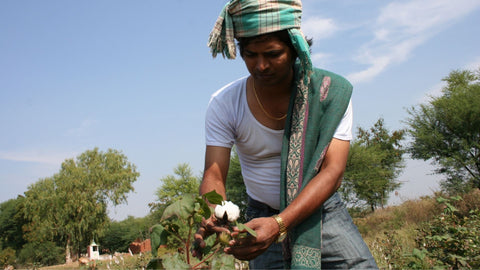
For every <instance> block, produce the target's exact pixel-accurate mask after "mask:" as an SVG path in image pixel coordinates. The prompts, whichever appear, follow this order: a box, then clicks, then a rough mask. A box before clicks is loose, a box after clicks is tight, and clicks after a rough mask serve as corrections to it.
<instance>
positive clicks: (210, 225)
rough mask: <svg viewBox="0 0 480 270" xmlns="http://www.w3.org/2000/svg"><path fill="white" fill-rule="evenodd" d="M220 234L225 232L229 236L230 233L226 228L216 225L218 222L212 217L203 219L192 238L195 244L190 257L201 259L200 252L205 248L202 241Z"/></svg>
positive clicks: (201, 253) (201, 254)
mask: <svg viewBox="0 0 480 270" xmlns="http://www.w3.org/2000/svg"><path fill="white" fill-rule="evenodd" d="M221 232H226V233H228V234H230V231H229V230H228V229H227V228H225V227H223V226H219V225H218V221H217V219H216V218H215V217H214V216H211V217H210V218H209V219H205V218H203V219H202V222H201V224H200V228H198V230H197V232H196V233H195V235H194V236H193V238H194V239H195V242H194V245H193V250H192V255H193V256H194V257H197V258H199V259H202V256H203V252H202V250H203V249H204V248H205V246H206V244H205V241H204V240H205V239H206V238H207V237H208V236H210V235H212V234H214V233H216V234H219V233H221Z"/></svg>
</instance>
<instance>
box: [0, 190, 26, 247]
mask: <svg viewBox="0 0 480 270" xmlns="http://www.w3.org/2000/svg"><path fill="white" fill-rule="evenodd" d="M22 200H23V197H21V196H19V197H18V198H17V199H10V200H8V201H5V202H3V203H1V204H0V249H5V248H7V247H8V248H12V249H14V250H15V251H17V252H18V251H20V250H21V248H22V246H23V245H24V244H25V243H26V242H25V240H24V239H23V231H22V226H23V225H24V224H25V223H26V221H25V220H24V219H23V217H22V215H17V213H18V211H19V207H20V205H21V201H22Z"/></svg>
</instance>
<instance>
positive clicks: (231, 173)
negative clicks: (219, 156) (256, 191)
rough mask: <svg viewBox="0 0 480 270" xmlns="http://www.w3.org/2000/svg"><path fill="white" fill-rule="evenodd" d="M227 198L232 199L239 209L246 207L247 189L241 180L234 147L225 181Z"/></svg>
mask: <svg viewBox="0 0 480 270" xmlns="http://www.w3.org/2000/svg"><path fill="white" fill-rule="evenodd" d="M225 188H226V192H227V200H229V201H232V202H233V203H235V204H236V205H238V207H240V209H242V210H244V209H246V207H247V191H246V188H245V183H244V182H243V176H242V169H241V166H240V160H239V158H238V154H237V152H236V151H235V149H234V150H233V151H232V155H231V158H230V166H229V168H228V174H227V183H226V187H225Z"/></svg>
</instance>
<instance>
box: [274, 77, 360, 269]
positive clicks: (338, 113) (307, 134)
mask: <svg viewBox="0 0 480 270" xmlns="http://www.w3.org/2000/svg"><path fill="white" fill-rule="evenodd" d="M299 76H300V74H298V72H297V76H296V80H297V85H299V86H297V87H296V94H292V100H291V101H290V108H289V112H288V115H289V116H288V117H287V123H286V126H285V133H284V138H283V147H282V167H281V173H282V174H281V192H280V196H281V210H283V209H285V208H286V207H287V206H288V205H289V204H290V203H291V202H292V201H293V200H294V199H295V197H296V196H297V195H298V194H299V193H300V192H301V191H302V189H303V188H304V187H305V186H306V185H307V184H308V182H309V181H310V180H311V179H312V178H313V177H314V176H315V175H317V174H318V172H319V170H320V167H321V164H322V162H323V158H324V156H325V153H326V151H327V149H328V146H329V143H330V141H331V140H332V138H333V135H334V133H335V130H336V128H337V126H338V124H339V123H340V121H341V119H342V118H343V115H344V114H345V111H346V108H347V107H348V103H349V101H350V97H351V93H352V85H351V84H350V83H349V82H348V81H347V80H346V79H344V78H342V77H341V76H339V75H336V74H334V73H331V72H328V71H325V70H320V69H314V73H313V74H312V76H311V79H310V84H309V86H308V88H307V89H306V90H304V89H303V87H302V86H301V84H302V82H301V80H300V82H299V80H298V77H299ZM321 220H322V209H321V208H320V209H318V210H317V211H316V212H315V213H314V214H313V215H311V216H310V217H309V218H307V219H306V220H304V221H303V222H302V223H301V224H299V225H297V226H296V227H295V228H292V229H291V230H290V231H289V232H288V237H289V241H287V242H288V243H289V244H288V245H289V247H288V249H287V250H288V251H289V252H290V254H287V261H290V265H288V266H287V267H288V268H292V269H321V244H322V242H321V241H322V239H321V231H322V227H321V226H322V222H321Z"/></svg>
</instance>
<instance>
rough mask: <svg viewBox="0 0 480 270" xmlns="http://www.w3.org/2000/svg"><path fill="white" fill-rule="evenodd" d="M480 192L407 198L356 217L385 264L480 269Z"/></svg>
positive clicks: (377, 258)
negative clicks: (396, 204) (410, 199)
mask: <svg viewBox="0 0 480 270" xmlns="http://www.w3.org/2000/svg"><path fill="white" fill-rule="evenodd" d="M479 194H480V191H475V192H472V193H469V194H462V197H460V196H456V197H450V198H446V197H442V196H438V195H437V196H436V198H435V199H433V198H429V197H426V198H423V199H422V200H418V201H407V202H405V203H404V204H402V205H401V206H395V207H389V208H387V209H383V210H379V211H375V212H374V213H371V214H370V215H368V216H366V217H364V218H356V219H355V223H356V224H357V226H358V227H359V230H360V232H361V233H362V235H363V237H364V239H365V241H366V242H367V244H368V246H369V248H370V250H371V252H372V254H373V256H374V258H375V260H376V261H377V264H378V266H379V267H380V269H387V268H388V269H436V268H440V269H458V268H462V269H467V268H473V269H478V268H479V264H480V255H479V254H480V231H479V230H478V228H479V227H480V210H479V205H480V203H479V202H480V199H479ZM392 224H395V225H392Z"/></svg>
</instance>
